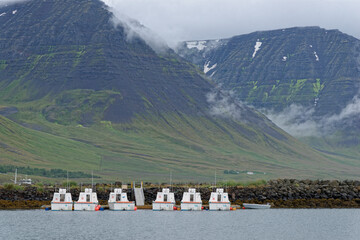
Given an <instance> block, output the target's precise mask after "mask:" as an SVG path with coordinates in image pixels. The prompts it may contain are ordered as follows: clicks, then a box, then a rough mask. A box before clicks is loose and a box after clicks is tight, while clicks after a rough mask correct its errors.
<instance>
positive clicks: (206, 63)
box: [178, 27, 360, 116]
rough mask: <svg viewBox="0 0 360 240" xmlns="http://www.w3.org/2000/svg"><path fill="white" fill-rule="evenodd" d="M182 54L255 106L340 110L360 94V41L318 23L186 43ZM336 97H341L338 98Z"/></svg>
mask: <svg viewBox="0 0 360 240" xmlns="http://www.w3.org/2000/svg"><path fill="white" fill-rule="evenodd" d="M178 52H179V54H180V55H182V56H183V57H184V58H185V59H188V60H190V61H192V62H193V63H195V64H197V65H198V66H199V67H200V68H201V69H204V70H205V72H206V75H208V76H211V77H212V79H214V80H215V81H216V82H218V83H221V84H222V85H223V87H225V88H226V89H231V90H233V91H234V92H235V93H236V95H237V96H238V98H239V99H240V100H241V101H244V102H247V103H249V104H251V105H253V106H255V107H256V108H271V109H274V110H283V109H284V108H285V107H288V106H290V105H291V104H300V105H302V106H308V107H313V106H314V107H315V112H316V115H318V116H324V115H328V114H336V113H339V112H340V111H341V110H342V109H343V108H344V107H345V106H346V105H347V104H348V103H349V101H351V100H352V99H353V97H354V96H355V95H356V94H357V93H358V92H359V82H360V64H359V63H360V40H358V39H356V38H354V37H351V36H349V35H346V34H344V33H341V32H340V31H338V30H326V29H322V28H318V27H303V28H290V29H281V30H275V31H263V32H254V33H251V34H247V35H240V36H235V37H232V38H230V39H225V40H217V41H214V40H213V41H194V42H190V44H189V42H185V43H183V44H182V45H181V46H180V47H179V48H178ZM335 96H336V97H335Z"/></svg>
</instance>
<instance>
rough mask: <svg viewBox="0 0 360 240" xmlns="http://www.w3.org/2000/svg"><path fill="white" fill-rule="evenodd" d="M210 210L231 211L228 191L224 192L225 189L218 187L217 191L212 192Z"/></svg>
mask: <svg viewBox="0 0 360 240" xmlns="http://www.w3.org/2000/svg"><path fill="white" fill-rule="evenodd" d="M209 210H210V211H229V210H230V201H229V196H228V193H225V192H224V189H222V188H217V189H216V192H212V193H211V195H210V200H209Z"/></svg>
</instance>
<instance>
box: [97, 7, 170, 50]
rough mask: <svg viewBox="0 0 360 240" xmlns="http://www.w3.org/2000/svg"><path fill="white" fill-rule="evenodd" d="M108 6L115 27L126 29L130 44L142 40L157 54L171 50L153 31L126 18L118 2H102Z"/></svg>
mask: <svg viewBox="0 0 360 240" xmlns="http://www.w3.org/2000/svg"><path fill="white" fill-rule="evenodd" d="M102 1H103V2H104V3H105V4H106V5H107V6H108V10H109V11H111V12H112V13H113V14H114V17H113V19H112V22H113V24H114V26H115V27H116V26H118V25H121V26H122V27H124V29H125V32H126V36H127V40H128V41H129V42H131V41H133V40H135V39H136V38H140V39H142V40H144V41H145V42H146V44H147V45H148V46H150V47H151V48H152V49H153V50H154V51H155V52H157V53H159V54H163V53H166V52H167V51H168V50H169V47H168V45H167V44H166V42H165V41H164V40H163V39H162V38H161V37H160V36H159V35H157V34H156V33H155V32H153V31H151V30H150V29H149V28H147V27H145V26H143V25H142V24H140V22H138V21H137V20H135V19H132V18H130V17H128V16H126V15H125V14H124V13H123V12H121V11H120V10H119V7H117V6H118V5H117V3H118V2H117V1H113V0H102Z"/></svg>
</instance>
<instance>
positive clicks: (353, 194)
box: [0, 179, 360, 209]
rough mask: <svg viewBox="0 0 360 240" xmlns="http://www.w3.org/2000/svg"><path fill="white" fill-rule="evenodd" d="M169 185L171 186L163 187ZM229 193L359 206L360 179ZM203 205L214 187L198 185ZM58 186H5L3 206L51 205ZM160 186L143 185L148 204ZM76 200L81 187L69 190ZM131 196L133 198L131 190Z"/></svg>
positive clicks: (292, 204)
mask: <svg viewBox="0 0 360 240" xmlns="http://www.w3.org/2000/svg"><path fill="white" fill-rule="evenodd" d="M162 187H168V186H162ZM187 188H188V186H181V185H176V186H173V187H172V191H173V192H174V193H175V200H176V201H177V203H179V202H180V201H181V198H182V194H183V192H184V191H186V190H187ZM224 188H225V190H226V191H227V192H228V193H229V199H230V201H231V202H232V203H233V204H235V205H241V204H242V203H243V202H248V203H267V202H269V203H272V206H273V207H274V208H343V207H345V208H360V181H349V180H347V181H336V180H333V181H326V180H295V179H281V180H271V181H269V182H267V183H266V184H265V185H262V186H247V187H243V186H231V187H226V186H224ZM197 189H198V191H199V192H200V193H201V197H202V200H203V203H204V204H207V201H208V199H209V198H210V193H211V192H212V191H213V190H214V188H213V187H210V186H206V185H199V186H197ZM55 190H57V188H55V187H50V186H42V187H36V186H29V187H24V188H14V187H9V186H5V187H4V186H3V187H1V188H0V208H1V209H11V208H38V207H41V205H44V204H50V202H51V199H52V196H53V193H54V191H55ZM160 190H161V188H160V187H154V186H151V185H149V186H148V187H145V188H144V194H145V201H146V204H149V205H150V204H151V203H152V201H153V200H155V198H156V193H157V192H158V191H160ZM110 191H111V187H110V185H103V184H97V185H96V192H97V194H98V199H99V201H100V204H107V200H108V198H109V194H110ZM70 192H71V194H72V196H73V200H74V201H76V200H77V198H78V196H79V193H80V188H79V187H73V188H71V190H70ZM128 193H129V199H130V200H134V196H133V193H132V191H131V189H129V190H128Z"/></svg>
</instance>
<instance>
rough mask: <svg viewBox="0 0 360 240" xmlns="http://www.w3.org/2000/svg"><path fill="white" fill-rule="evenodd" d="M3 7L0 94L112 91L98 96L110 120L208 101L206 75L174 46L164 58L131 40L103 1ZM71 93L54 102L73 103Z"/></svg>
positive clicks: (46, 0) (188, 108)
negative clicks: (181, 57) (203, 75)
mask: <svg viewBox="0 0 360 240" xmlns="http://www.w3.org/2000/svg"><path fill="white" fill-rule="evenodd" d="M15 11H16V12H15ZM1 12H4V13H6V14H4V15H3V16H1V17H0V29H1V35H0V63H1V65H0V73H1V74H0V86H1V92H0V98H2V99H5V100H7V101H11V102H16V101H29V100H34V99H40V98H43V97H44V96H46V95H49V94H50V95H52V96H54V95H58V94H59V93H63V92H64V91H69V90H74V89H89V90H94V91H101V90H108V91H104V92H102V94H101V95H102V100H103V101H102V102H103V103H102V104H103V106H101V107H104V108H107V111H106V112H105V119H107V120H111V121H126V120H129V119H130V118H131V117H133V116H134V114H135V113H141V112H146V111H150V112H154V111H174V110H178V111H181V112H184V113H186V114H196V113H197V112H198V111H199V109H204V108H206V106H207V105H206V104H207V103H206V98H205V95H206V93H207V91H209V89H210V88H211V84H210V83H209V82H208V81H207V80H206V79H204V78H203V77H202V76H201V75H199V74H198V73H197V72H196V70H195V69H194V68H193V67H191V66H190V64H188V63H186V62H184V61H182V60H179V59H178V57H177V56H176V55H175V54H174V53H172V52H171V51H168V52H167V53H165V54H164V56H162V57H161V56H158V55H157V54H156V53H155V52H154V51H153V50H152V49H151V48H150V47H149V46H148V45H146V44H145V42H144V41H143V40H141V39H140V38H136V37H135V38H133V39H131V40H128V38H127V36H126V32H125V30H124V28H123V27H121V26H118V27H117V28H115V27H114V25H113V24H112V23H111V19H112V14H111V13H110V12H109V11H108V10H107V9H106V7H105V6H104V5H103V3H102V2H100V1H96V0H80V1H72V0H64V1H56V0H39V1H29V2H27V3H25V4H18V5H11V6H8V7H5V8H2V9H1ZM91 93H93V92H91ZM76 94H77V95H80V96H84V95H89V92H76ZM70 95H73V94H72V93H71V94H70ZM104 95H105V96H104ZM67 96H69V94H67V95H61V97H60V98H59V99H58V101H57V103H59V104H61V103H64V102H66V101H72V100H71V99H68V98H67ZM97 97H98V96H97ZM98 98H99V97H98ZM193 102H196V104H194V103H193Z"/></svg>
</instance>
